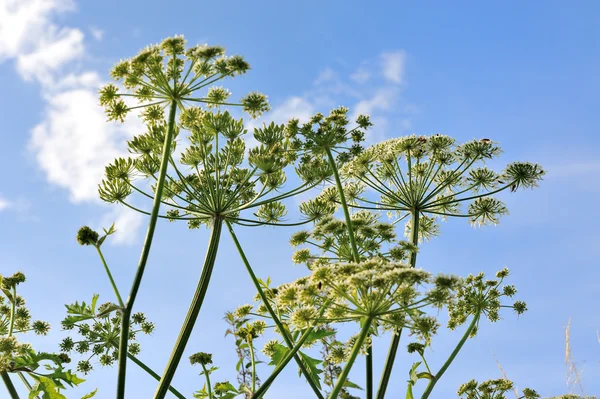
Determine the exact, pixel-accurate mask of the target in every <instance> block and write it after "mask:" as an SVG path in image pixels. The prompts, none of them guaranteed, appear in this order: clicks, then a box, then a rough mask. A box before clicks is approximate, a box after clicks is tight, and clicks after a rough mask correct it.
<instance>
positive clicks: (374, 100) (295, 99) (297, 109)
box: [252, 50, 417, 142]
mask: <svg viewBox="0 0 600 399" xmlns="http://www.w3.org/2000/svg"><path fill="white" fill-rule="evenodd" d="M405 62H406V53H405V52H404V50H398V51H394V52H386V53H382V54H380V55H379V56H378V57H377V58H376V59H374V60H363V61H362V62H361V63H360V64H359V65H358V66H357V67H354V68H353V69H352V68H350V70H349V71H346V72H344V71H340V70H338V69H333V68H331V67H326V68H324V69H323V70H322V71H321V72H320V73H319V74H318V75H317V77H316V78H315V79H314V81H313V83H312V86H311V87H310V88H309V89H308V90H306V91H305V92H304V93H302V94H299V95H294V96H291V97H288V98H286V99H284V100H283V101H282V102H281V103H279V104H275V106H274V108H273V111H272V112H270V113H269V114H267V115H265V116H264V118H263V120H268V121H275V122H277V123H282V122H286V121H287V120H288V119H290V118H292V117H296V118H299V119H301V120H302V119H307V118H308V117H309V116H310V115H311V114H313V113H314V112H317V111H320V112H323V113H326V112H328V110H329V109H331V108H334V107H338V106H340V105H345V106H348V107H349V108H350V117H351V118H353V119H354V118H356V117H357V116H358V115H360V114H368V115H370V116H371V120H372V121H373V122H374V125H375V126H374V128H373V129H371V130H370V131H369V133H368V135H367V141H369V142H373V141H376V140H381V139H384V138H385V137H386V134H387V131H388V130H389V129H390V128H391V127H392V126H393V127H394V128H395V133H396V134H398V133H400V132H402V131H404V130H408V129H410V128H411V127H412V122H411V116H412V115H413V114H414V112H413V111H414V110H415V109H417V107H415V106H414V105H412V104H408V103H406V101H403V100H402V96H401V95H402V90H401V89H402V86H401V85H400V84H401V83H403V82H404V79H405V77H404V70H405ZM390 82H392V83H393V84H392V85H390ZM390 118H394V120H393V124H392V121H391V120H390ZM252 126H256V125H252Z"/></svg>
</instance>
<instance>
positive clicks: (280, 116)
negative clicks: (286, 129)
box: [269, 96, 315, 123]
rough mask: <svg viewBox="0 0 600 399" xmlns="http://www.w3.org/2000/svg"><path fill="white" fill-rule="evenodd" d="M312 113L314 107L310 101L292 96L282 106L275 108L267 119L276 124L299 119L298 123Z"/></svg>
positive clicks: (305, 119)
mask: <svg viewBox="0 0 600 399" xmlns="http://www.w3.org/2000/svg"><path fill="white" fill-rule="evenodd" d="M314 112H315V109H314V106H313V105H312V104H311V103H310V101H308V100H307V99H305V98H302V97H298V96H294V97H289V98H288V99H287V100H285V101H284V102H283V103H282V104H280V105H278V106H277V107H275V108H274V109H273V112H270V113H269V119H271V120H273V121H275V122H278V123H285V122H287V121H288V120H290V119H292V118H297V119H300V121H302V122H305V121H307V120H308V119H309V118H310V117H311V116H312V114H313V113H314Z"/></svg>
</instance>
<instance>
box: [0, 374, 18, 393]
mask: <svg viewBox="0 0 600 399" xmlns="http://www.w3.org/2000/svg"><path fill="white" fill-rule="evenodd" d="M0 376H1V377H2V381H4V385H6V389H7V390H8V393H9V394H10V397H11V399H19V394H18V393H17V388H15V385H14V384H13V382H12V380H11V379H10V376H9V375H8V373H7V372H6V371H2V372H1V373H0Z"/></svg>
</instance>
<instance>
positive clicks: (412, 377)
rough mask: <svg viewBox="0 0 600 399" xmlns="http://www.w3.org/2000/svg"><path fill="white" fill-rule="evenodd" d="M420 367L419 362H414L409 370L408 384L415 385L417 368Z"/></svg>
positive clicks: (417, 378)
mask: <svg viewBox="0 0 600 399" xmlns="http://www.w3.org/2000/svg"><path fill="white" fill-rule="evenodd" d="M420 365H421V362H416V363H414V364H413V365H412V367H411V368H410V371H409V373H408V375H409V377H410V380H409V381H408V382H409V383H410V384H412V385H415V383H416V382H417V381H418V380H419V376H418V374H417V368H418V367H419V366H420Z"/></svg>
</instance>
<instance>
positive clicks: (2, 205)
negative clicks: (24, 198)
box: [0, 197, 12, 212]
mask: <svg viewBox="0 0 600 399" xmlns="http://www.w3.org/2000/svg"><path fill="white" fill-rule="evenodd" d="M11 205H12V204H11V203H10V202H9V201H8V200H6V199H4V198H2V197H0V212H2V211H4V210H6V209H8V208H10V206H11Z"/></svg>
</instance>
